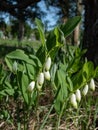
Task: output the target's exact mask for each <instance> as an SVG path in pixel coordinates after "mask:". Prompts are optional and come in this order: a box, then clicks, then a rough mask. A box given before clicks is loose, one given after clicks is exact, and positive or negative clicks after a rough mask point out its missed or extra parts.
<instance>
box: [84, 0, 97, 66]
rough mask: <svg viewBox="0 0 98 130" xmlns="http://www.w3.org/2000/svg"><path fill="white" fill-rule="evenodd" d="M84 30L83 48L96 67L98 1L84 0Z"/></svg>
mask: <svg viewBox="0 0 98 130" xmlns="http://www.w3.org/2000/svg"><path fill="white" fill-rule="evenodd" d="M84 5H85V22H84V25H85V30H84V37H83V48H87V49H88V51H87V54H86V56H87V58H88V60H92V61H93V62H94V63H95V64H96V65H98V43H97V42H98V1H97V0H85V1H84Z"/></svg>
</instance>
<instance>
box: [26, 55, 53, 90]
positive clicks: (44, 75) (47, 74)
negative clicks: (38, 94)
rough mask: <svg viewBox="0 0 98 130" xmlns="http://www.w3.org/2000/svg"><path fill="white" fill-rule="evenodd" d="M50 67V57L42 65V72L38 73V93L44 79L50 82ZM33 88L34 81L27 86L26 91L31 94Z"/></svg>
mask: <svg viewBox="0 0 98 130" xmlns="http://www.w3.org/2000/svg"><path fill="white" fill-rule="evenodd" d="M50 67H51V57H48V58H47V60H46V62H45V65H44V72H40V73H39V75H38V77H37V81H36V86H37V89H38V90H39V91H40V90H41V88H42V86H43V83H44V80H45V79H46V80H49V81H50V72H49V70H50ZM34 87H35V81H32V82H31V83H30V84H29V86H28V88H27V90H28V91H29V92H32V91H33V90H34Z"/></svg>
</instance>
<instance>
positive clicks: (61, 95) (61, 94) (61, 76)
mask: <svg viewBox="0 0 98 130" xmlns="http://www.w3.org/2000/svg"><path fill="white" fill-rule="evenodd" d="M57 77H58V81H56V82H57V83H58V86H59V87H58V89H59V91H58V90H57V91H58V94H57V96H56V99H55V105H54V107H55V109H56V111H57V113H60V111H61V108H62V105H63V103H64V101H65V100H66V97H67V95H68V90H67V84H66V78H65V73H64V72H63V71H62V70H58V71H57ZM57 83H56V84H57Z"/></svg>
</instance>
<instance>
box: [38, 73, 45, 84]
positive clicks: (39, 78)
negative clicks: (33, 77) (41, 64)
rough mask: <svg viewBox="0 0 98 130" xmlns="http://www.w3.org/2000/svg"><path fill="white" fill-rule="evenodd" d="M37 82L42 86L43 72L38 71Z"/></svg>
mask: <svg viewBox="0 0 98 130" xmlns="http://www.w3.org/2000/svg"><path fill="white" fill-rule="evenodd" d="M37 81H38V84H39V85H40V86H42V84H43V83H44V74H43V73H40V74H39V76H38V80H37Z"/></svg>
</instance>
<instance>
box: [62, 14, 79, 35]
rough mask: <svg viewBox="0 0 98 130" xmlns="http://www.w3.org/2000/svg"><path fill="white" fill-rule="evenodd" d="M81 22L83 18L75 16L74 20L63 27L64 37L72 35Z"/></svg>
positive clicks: (69, 20) (71, 19)
mask: <svg viewBox="0 0 98 130" xmlns="http://www.w3.org/2000/svg"><path fill="white" fill-rule="evenodd" d="M80 21H81V17H80V16H75V17H73V18H69V19H68V21H67V22H66V23H65V24H64V25H61V27H60V28H61V30H62V32H63V33H64V36H65V37H67V36H68V35H69V34H71V33H72V31H73V30H74V29H75V27H76V26H77V25H78V24H79V22H80Z"/></svg>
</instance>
